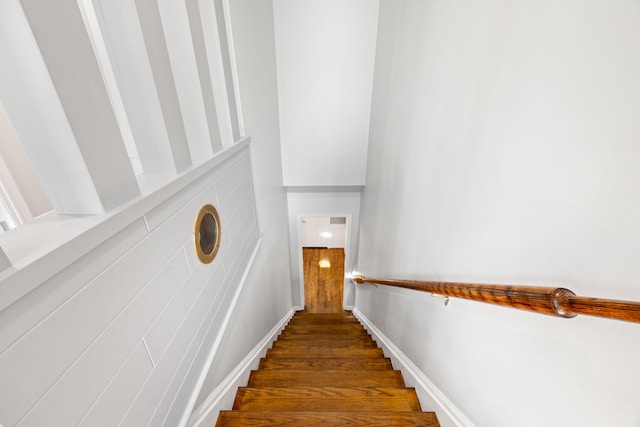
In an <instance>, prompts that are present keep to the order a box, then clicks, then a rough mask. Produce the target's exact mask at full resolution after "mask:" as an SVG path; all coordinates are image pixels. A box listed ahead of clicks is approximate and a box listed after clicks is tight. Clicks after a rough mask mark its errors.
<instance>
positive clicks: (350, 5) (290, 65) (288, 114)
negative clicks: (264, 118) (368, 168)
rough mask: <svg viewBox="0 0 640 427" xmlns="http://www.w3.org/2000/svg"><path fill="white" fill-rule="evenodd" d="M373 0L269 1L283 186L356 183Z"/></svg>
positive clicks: (363, 146) (361, 163)
mask: <svg viewBox="0 0 640 427" xmlns="http://www.w3.org/2000/svg"><path fill="white" fill-rule="evenodd" d="M377 17H378V0H349V1H344V0H328V1H327V0H275V1H274V21H275V30H276V32H275V35H276V53H277V63H278V95H279V97H280V126H281V136H282V159H283V160H282V161H283V176H284V184H285V185H289V186H296V185H297V186H304V185H362V184H363V183H364V179H365V165H366V163H365V162H366V158H367V140H368V136H369V113H370V109H371V85H372V80H373V60H374V55H375V34H376V26H377Z"/></svg>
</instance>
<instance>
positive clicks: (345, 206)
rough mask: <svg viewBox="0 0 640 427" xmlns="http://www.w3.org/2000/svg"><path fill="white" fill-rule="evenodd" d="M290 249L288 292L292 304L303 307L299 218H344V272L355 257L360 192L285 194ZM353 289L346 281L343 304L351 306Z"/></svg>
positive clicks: (349, 267) (347, 270)
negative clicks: (345, 222) (289, 288)
mask: <svg viewBox="0 0 640 427" xmlns="http://www.w3.org/2000/svg"><path fill="white" fill-rule="evenodd" d="M287 206H288V209H289V252H290V254H291V293H292V297H293V304H294V305H295V306H298V307H304V281H303V274H302V240H301V237H302V236H301V230H300V220H301V218H302V217H303V216H310V215H314V216H344V217H347V240H346V243H345V267H344V268H345V272H350V271H352V270H353V268H354V266H355V260H356V259H357V256H358V239H359V234H358V233H359V230H360V222H359V221H360V220H359V218H360V193H355V192H345V193H323V192H319V193H288V194H287ZM354 292H355V289H354V287H353V284H352V283H351V281H350V280H345V288H344V303H345V306H353V304H354V302H355V299H354V298H355V295H354Z"/></svg>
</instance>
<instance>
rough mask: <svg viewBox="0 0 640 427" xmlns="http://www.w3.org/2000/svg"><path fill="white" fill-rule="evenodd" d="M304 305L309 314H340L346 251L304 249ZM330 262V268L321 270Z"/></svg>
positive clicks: (340, 249)
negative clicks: (323, 263)
mask: <svg viewBox="0 0 640 427" xmlns="http://www.w3.org/2000/svg"><path fill="white" fill-rule="evenodd" d="M302 260H303V264H304V305H305V309H306V310H307V311H308V312H309V313H340V312H342V311H343V308H342V289H343V287H344V249H342V248H334V249H326V248H302ZM321 260H328V261H329V263H330V264H331V267H329V268H320V261H321Z"/></svg>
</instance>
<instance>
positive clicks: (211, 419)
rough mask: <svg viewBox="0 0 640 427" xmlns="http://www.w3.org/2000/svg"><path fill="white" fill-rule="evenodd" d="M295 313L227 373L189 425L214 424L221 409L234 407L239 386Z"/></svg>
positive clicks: (198, 409)
mask: <svg viewBox="0 0 640 427" xmlns="http://www.w3.org/2000/svg"><path fill="white" fill-rule="evenodd" d="M294 314H295V311H294V310H293V309H291V310H290V311H289V312H288V313H287V314H286V315H285V316H284V317H283V318H282V320H280V322H279V323H278V324H277V325H276V326H274V327H273V329H272V330H271V331H269V333H268V334H267V335H265V337H264V338H263V339H262V340H261V341H260V342H259V343H258V344H257V345H256V346H255V347H254V348H253V349H252V350H251V352H249V354H247V356H246V357H245V358H244V359H243V360H242V361H241V362H240V363H239V364H238V365H237V366H236V368H235V369H234V370H233V371H231V373H230V374H229V375H227V377H226V378H225V379H224V380H223V381H222V382H221V383H220V384H219V385H218V387H216V389H215V390H213V391H212V392H211V393H210V394H209V396H208V397H207V398H206V399H205V401H204V402H202V404H201V405H200V406H199V407H198V408H196V410H195V411H193V414H192V415H191V418H190V419H189V423H188V426H189V427H199V426H213V425H215V423H216V420H217V419H218V413H219V412H220V411H221V410H229V409H231V408H232V406H233V401H234V399H235V396H236V392H237V390H238V387H242V386H246V384H247V382H248V381H249V375H250V374H251V371H252V370H254V369H257V368H258V364H259V363H260V358H262V357H264V356H265V354H266V352H267V349H268V348H269V347H270V346H271V344H272V343H273V342H274V341H275V340H276V338H277V337H278V335H279V334H280V332H282V330H283V329H284V327H285V326H286V325H287V323H288V322H289V320H290V319H291V318H292V317H293V315H294Z"/></svg>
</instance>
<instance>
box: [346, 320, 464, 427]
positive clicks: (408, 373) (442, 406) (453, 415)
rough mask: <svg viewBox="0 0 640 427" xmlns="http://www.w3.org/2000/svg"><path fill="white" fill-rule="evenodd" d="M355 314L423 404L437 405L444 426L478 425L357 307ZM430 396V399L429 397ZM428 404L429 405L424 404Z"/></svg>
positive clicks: (436, 408) (437, 411) (462, 426)
mask: <svg viewBox="0 0 640 427" xmlns="http://www.w3.org/2000/svg"><path fill="white" fill-rule="evenodd" d="M353 314H354V316H356V318H357V319H358V320H359V321H360V323H362V325H363V326H364V327H365V329H367V331H369V333H371V335H372V336H373V337H374V338H375V340H376V341H377V343H378V344H379V345H380V346H382V347H383V350H384V353H385V354H386V355H387V356H389V357H390V358H391V361H392V364H393V366H394V368H396V369H398V368H399V369H400V370H401V371H402V375H403V376H404V378H405V380H407V381H406V382H407V385H409V386H412V387H415V388H416V392H417V393H418V395H419V397H420V396H422V397H423V399H422V400H423V402H422V403H423V405H424V403H426V401H428V402H429V403H432V404H431V405H428V406H431V407H433V406H435V412H436V415H438V418H439V419H440V423H441V424H442V425H443V427H446V426H455V427H476V425H475V424H474V423H473V422H472V421H471V420H470V419H469V418H467V416H466V415H465V414H464V413H463V412H462V411H461V410H460V409H459V408H458V407H457V406H456V405H455V404H454V403H453V402H452V401H451V400H449V398H448V397H447V396H445V394H444V393H443V392H442V391H441V390H440V389H439V388H438V387H437V386H436V385H435V384H434V383H433V382H432V381H431V380H430V379H429V378H428V377H427V376H426V375H425V374H424V373H423V372H422V371H421V370H420V369H419V368H418V367H417V366H416V365H415V364H414V363H413V362H412V361H411V360H410V359H409V358H408V357H407V355H405V354H404V353H403V352H402V351H401V350H400V349H399V348H398V347H396V345H395V344H393V342H391V340H390V339H389V338H388V337H387V336H386V335H385V334H384V333H383V332H382V331H381V330H380V329H378V328H377V327H376V326H375V325H374V324H373V323H371V321H370V320H369V319H367V317H366V316H365V315H364V314H362V312H361V311H360V310H358V309H357V308H354V309H353ZM427 398H428V399H427ZM424 406H427V405H424Z"/></svg>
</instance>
